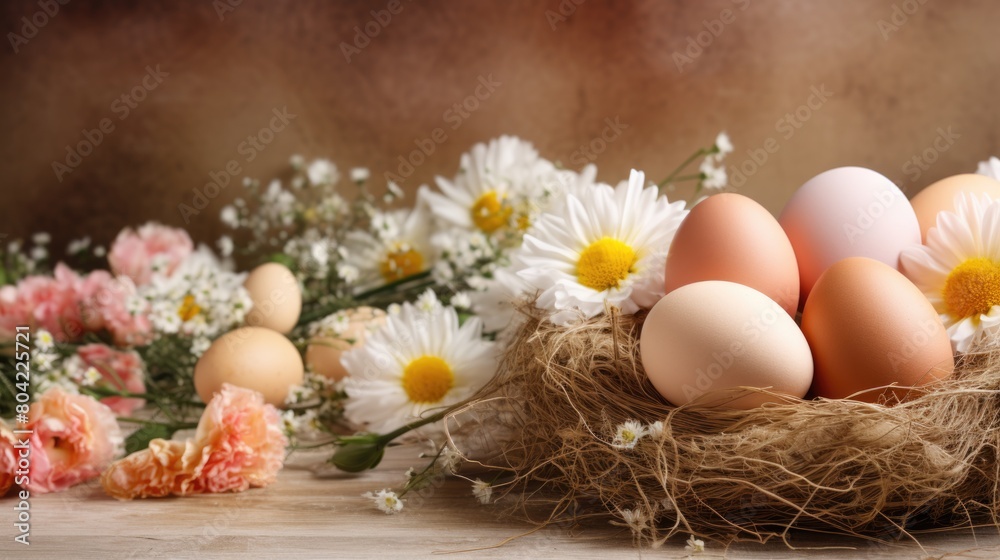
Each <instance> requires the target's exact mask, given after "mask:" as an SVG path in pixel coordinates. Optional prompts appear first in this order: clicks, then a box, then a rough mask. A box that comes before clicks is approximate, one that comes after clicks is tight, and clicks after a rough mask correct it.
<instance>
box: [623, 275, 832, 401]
mask: <svg viewBox="0 0 1000 560" xmlns="http://www.w3.org/2000/svg"><path fill="white" fill-rule="evenodd" d="M639 349H640V353H641V356H642V365H643V367H644V368H645V370H646V375H647V376H648V377H649V380H650V381H651V382H652V384H653V386H654V387H655V388H656V390H657V391H658V392H659V393H660V394H661V395H663V397H664V398H665V399H667V400H668V401H669V402H670V403H671V404H674V405H677V406H681V405H685V404H688V403H690V402H692V401H695V400H698V401H699V403H700V404H705V405H709V406H724V407H728V408H738V409H748V408H753V407H756V406H759V405H761V404H763V403H765V402H773V401H780V400H781V397H778V396H774V395H768V394H765V393H753V394H750V395H747V396H742V397H740V398H738V399H736V400H733V394H734V393H733V392H731V391H727V390H729V389H733V388H736V387H755V388H760V389H768V390H769V391H772V392H774V393H781V394H784V395H789V396H792V397H798V398H801V397H803V396H805V394H806V392H808V391H809V386H810V384H811V383H812V377H813V361H812V354H811V353H810V351H809V344H808V343H807V342H806V339H805V336H803V334H802V331H800V330H799V327H798V326H797V325H796V324H795V321H794V320H793V319H792V318H791V317H790V316H789V315H788V313H786V312H785V311H784V310H783V309H782V308H781V306H780V305H778V304H777V303H775V302H774V301H773V300H772V299H770V298H768V297H767V296H765V295H764V294H762V293H760V292H758V291H757V290H754V289H753V288H748V287H747V286H743V285H742V284H736V283H733V282H724V281H717V280H712V281H705V282H695V283H693V284H688V285H686V286H681V287H680V288H677V289H676V290H674V291H672V292H670V293H669V294H667V295H666V296H664V297H663V298H662V299H661V300H660V301H659V302H657V304H656V305H654V306H653V309H652V310H650V312H649V315H647V316H646V320H645V322H644V324H643V327H642V334H641V335H640V340H639Z"/></svg>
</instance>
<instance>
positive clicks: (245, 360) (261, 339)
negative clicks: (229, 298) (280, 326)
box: [194, 327, 305, 406]
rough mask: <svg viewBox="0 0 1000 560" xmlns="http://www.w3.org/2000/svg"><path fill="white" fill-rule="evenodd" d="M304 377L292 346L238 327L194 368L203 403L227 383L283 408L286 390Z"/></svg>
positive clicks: (273, 334) (259, 331)
mask: <svg viewBox="0 0 1000 560" xmlns="http://www.w3.org/2000/svg"><path fill="white" fill-rule="evenodd" d="M304 378H305V370H304V367H303V365H302V356H300V355H299V351H298V349H297V348H295V345H294V344H292V342H291V341H290V340H288V338H286V337H285V336H284V335H282V334H280V333H277V332H275V331H273V330H271V329H265V328H262V327H241V328H239V329H236V330H235V331H230V332H228V333H226V334H224V335H222V336H221V337H219V338H217V339H216V340H215V342H213V343H212V345H211V346H210V347H209V348H208V350H206V351H205V353H204V354H202V355H201V358H200V359H199V360H198V363H197V364H195V366H194V388H195V390H196V391H198V396H199V397H201V400H203V401H205V402H208V401H209V400H210V399H211V398H212V395H213V394H215V393H216V392H218V391H219V390H220V389H222V385H223V384H224V383H229V384H231V385H236V386H237V387H244V388H247V389H253V390H254V391H258V392H260V393H261V394H262V395H264V400H265V401H266V402H268V403H270V404H273V405H275V406H283V405H284V403H285V398H286V397H287V396H288V390H289V389H290V388H291V387H292V386H294V385H301V384H302V381H303V379H304Z"/></svg>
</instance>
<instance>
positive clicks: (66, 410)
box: [25, 386, 123, 494]
mask: <svg viewBox="0 0 1000 560" xmlns="http://www.w3.org/2000/svg"><path fill="white" fill-rule="evenodd" d="M25 429H27V430H33V431H34V433H33V434H31V436H30V440H29V441H30V445H31V480H30V482H29V483H28V484H27V485H26V487H27V489H28V490H30V491H31V492H33V493H38V494H44V493H46V492H58V491H60V490H65V489H66V488H69V487H70V486H73V485H75V484H79V483H80V482H84V481H87V480H90V479H92V478H95V477H97V476H100V474H101V471H103V470H104V468H105V467H107V466H108V465H109V464H111V462H112V461H113V460H114V458H115V455H117V454H118V452H119V450H120V449H121V445H122V441H123V439H122V433H121V429H120V428H119V427H118V422H117V421H115V415H114V413H113V412H111V409H109V408H108V407H106V406H104V405H103V404H101V403H99V402H97V401H96V400H94V399H92V398H91V397H88V396H85V395H74V394H71V393H67V392H65V391H63V390H62V389H61V388H59V387H58V386H56V387H53V388H51V389H49V390H48V391H46V392H45V393H44V394H43V395H42V396H41V397H40V398H39V399H38V400H36V401H35V402H34V403H33V404H32V405H31V409H30V411H29V413H28V425H27V426H26V427H25Z"/></svg>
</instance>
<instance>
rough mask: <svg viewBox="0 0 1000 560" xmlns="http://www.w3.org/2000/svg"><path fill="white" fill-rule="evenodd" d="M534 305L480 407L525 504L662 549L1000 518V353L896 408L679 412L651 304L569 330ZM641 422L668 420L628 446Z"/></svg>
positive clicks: (803, 406)
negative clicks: (643, 352) (665, 386)
mask: <svg viewBox="0 0 1000 560" xmlns="http://www.w3.org/2000/svg"><path fill="white" fill-rule="evenodd" d="M523 312H524V313H525V314H526V315H527V319H526V320H525V322H524V323H523V325H522V326H521V327H520V329H519V330H518V331H517V332H516V334H515V335H514V340H512V341H511V343H510V345H509V349H508V351H507V353H506V355H505V356H504V358H503V360H502V362H501V367H500V371H499V373H498V375H497V377H496V378H495V379H494V381H493V382H492V383H491V384H490V385H488V386H487V387H485V388H484V390H483V391H481V392H480V393H479V394H478V395H477V397H476V398H474V399H473V400H472V401H471V402H470V403H469V405H468V407H467V408H466V410H465V412H468V411H470V410H471V411H473V412H488V413H490V416H491V417H492V418H494V419H501V420H496V421H500V422H502V424H503V425H502V426H498V427H499V428H502V429H503V432H504V433H505V435H506V438H505V440H506V441H504V442H503V443H502V444H501V446H500V448H499V451H498V452H497V453H496V454H495V455H494V457H493V458H492V459H491V460H489V461H487V462H485V463H486V466H488V467H491V468H494V469H499V471H500V472H498V475H497V478H496V482H495V483H494V495H501V496H507V498H508V499H507V500H505V502H507V503H514V504H517V505H516V506H514V507H513V508H512V511H515V510H516V511H518V512H520V513H526V512H528V511H529V510H531V509H534V508H529V507H528V506H532V505H534V506H535V507H537V506H539V505H543V506H544V507H545V508H546V509H545V511H546V512H548V518H547V522H552V521H553V520H561V521H571V522H577V521H580V520H583V519H587V518H596V519H600V520H604V521H610V522H611V523H616V524H621V525H624V526H628V527H630V528H631V529H632V531H633V533H634V535H635V536H636V537H637V538H638V539H640V540H642V541H645V542H648V543H651V544H653V545H656V544H659V543H662V542H663V541H665V540H666V539H668V538H670V537H671V536H673V535H675V534H684V535H687V534H693V535H697V536H699V537H702V538H708V539H712V540H716V541H722V542H726V543H728V542H732V541H734V540H748V539H750V540H755V541H762V542H763V541H767V540H769V539H772V538H780V539H783V540H784V541H785V542H786V544H789V546H790V543H789V540H788V537H789V534H790V531H792V530H806V531H818V532H823V533H828V534H837V535H849V536H854V537H862V538H866V539H878V540H883V541H887V540H894V539H899V538H901V537H906V536H912V535H914V534H916V533H918V532H920V531H922V530H929V529H934V530H940V529H949V528H953V529H958V528H970V527H975V526H981V525H996V524H997V523H996V521H997V519H996V514H997V512H998V508H1000V489H998V486H997V481H998V480H1000V476H998V475H1000V459H998V452H997V450H998V446H1000V429H998V426H1000V418H998V416H1000V351H996V350H994V351H981V352H978V353H976V354H970V355H966V356H965V357H964V358H963V359H962V360H960V363H959V365H958V371H957V373H956V375H955V376H954V377H953V378H952V379H950V380H947V381H943V382H939V383H937V384H935V385H934V386H933V389H932V390H929V391H925V392H923V393H920V394H917V395H914V396H913V398H910V399H908V400H906V401H905V402H903V403H901V404H896V405H895V406H891V407H888V406H883V405H880V404H869V403H864V402H858V401H852V400H829V399H814V400H799V399H786V402H782V403H772V404H767V405H764V406H762V407H760V408H756V409H753V410H746V411H742V410H729V409H725V408H720V407H713V406H705V405H699V404H694V405H688V406H683V407H675V406H672V405H670V404H669V403H667V402H666V401H665V400H664V399H663V398H662V397H661V396H660V395H659V394H658V393H657V392H656V390H655V389H654V388H653V386H652V384H651V383H650V382H649V380H648V379H647V378H646V375H645V373H644V371H643V367H642V363H641V361H640V359H639V352H638V339H639V330H640V328H641V324H642V320H643V317H642V316H641V315H640V316H620V315H618V314H614V313H612V314H607V315H604V316H602V317H598V318H595V319H592V320H589V321H587V322H585V323H582V324H579V325H574V326H570V327H560V326H556V325H554V324H552V323H551V322H550V321H547V320H546V319H545V318H544V317H543V316H540V315H539V314H538V313H537V312H535V311H527V310H523ZM741 391H743V393H739V394H734V395H733V396H734V398H736V397H738V396H741V395H745V392H746V391H753V390H752V389H742V390H741ZM628 421H638V422H641V423H642V424H643V425H650V424H654V423H656V422H661V423H662V428H661V427H660V425H659V424H657V425H656V426H655V427H656V429H655V430H654V432H653V433H651V434H649V435H646V436H644V437H642V438H640V439H639V440H638V441H637V442H636V444H635V445H634V447H631V448H627V447H626V446H623V445H622V442H621V441H620V440H619V441H616V440H615V436H616V431H617V429H618V427H619V426H620V425H621V424H623V423H625V422H628ZM509 498H517V499H515V500H511V499H509Z"/></svg>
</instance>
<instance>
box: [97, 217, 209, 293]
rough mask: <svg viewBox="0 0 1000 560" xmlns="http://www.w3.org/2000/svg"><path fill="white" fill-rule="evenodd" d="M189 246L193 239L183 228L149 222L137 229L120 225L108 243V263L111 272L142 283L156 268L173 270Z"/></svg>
mask: <svg viewBox="0 0 1000 560" xmlns="http://www.w3.org/2000/svg"><path fill="white" fill-rule="evenodd" d="M192 250H194V243H193V242H192V241H191V237H190V236H189V235H188V234H187V232H186V231H184V230H182V229H180V228H172V227H168V226H164V225H160V224H157V223H153V222H150V223H148V224H146V225H143V226H140V227H139V229H138V230H133V229H132V228H125V229H123V230H122V231H121V232H120V233H119V234H118V237H117V238H115V242H114V243H113V244H112V245H111V251H110V252H109V253H108V263H109V264H110V265H111V270H112V271H114V273H115V274H122V275H125V276H128V277H129V278H131V279H132V280H133V281H134V282H135V283H136V284H137V285H139V286H142V285H145V284H147V283H149V280H150V279H151V278H152V277H153V274H154V273H156V272H161V273H163V274H165V275H167V276H169V275H171V274H173V272H174V271H175V270H177V267H178V266H180V264H181V263H182V262H184V259H186V258H188V256H189V255H190V254H191V251H192Z"/></svg>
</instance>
